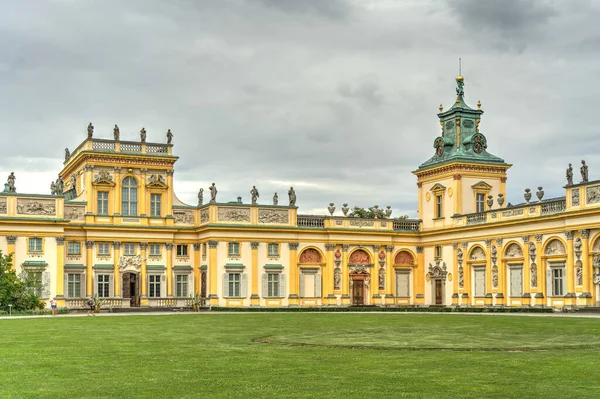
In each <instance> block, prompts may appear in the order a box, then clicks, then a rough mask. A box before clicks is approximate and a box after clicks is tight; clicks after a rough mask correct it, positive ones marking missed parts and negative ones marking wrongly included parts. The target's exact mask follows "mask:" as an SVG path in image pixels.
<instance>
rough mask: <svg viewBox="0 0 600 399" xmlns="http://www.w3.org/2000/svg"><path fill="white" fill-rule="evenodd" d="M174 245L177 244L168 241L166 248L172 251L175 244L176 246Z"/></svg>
mask: <svg viewBox="0 0 600 399" xmlns="http://www.w3.org/2000/svg"><path fill="white" fill-rule="evenodd" d="M174 245H175V244H173V243H172V242H167V243H165V248H166V249H167V250H170V251H172V250H173V246H174Z"/></svg>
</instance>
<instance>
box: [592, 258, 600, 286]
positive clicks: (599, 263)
mask: <svg viewBox="0 0 600 399" xmlns="http://www.w3.org/2000/svg"><path fill="white" fill-rule="evenodd" d="M592 264H593V266H594V276H593V278H594V284H596V285H600V254H594V260H593V263H592Z"/></svg>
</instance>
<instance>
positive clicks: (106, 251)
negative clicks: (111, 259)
mask: <svg viewBox="0 0 600 399" xmlns="http://www.w3.org/2000/svg"><path fill="white" fill-rule="evenodd" d="M98 256H110V244H109V243H107V242H101V243H99V244H98Z"/></svg>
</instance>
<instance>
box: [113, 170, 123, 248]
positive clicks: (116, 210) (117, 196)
mask: <svg viewBox="0 0 600 399" xmlns="http://www.w3.org/2000/svg"><path fill="white" fill-rule="evenodd" d="M115 183H116V186H115V187H114V200H113V209H112V212H113V215H120V214H121V167H120V166H115ZM119 248H121V246H120V245H119Z"/></svg>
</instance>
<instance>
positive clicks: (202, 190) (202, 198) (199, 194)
mask: <svg viewBox="0 0 600 399" xmlns="http://www.w3.org/2000/svg"><path fill="white" fill-rule="evenodd" d="M203 202H204V189H203V188H200V191H198V205H202V203H203Z"/></svg>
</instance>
